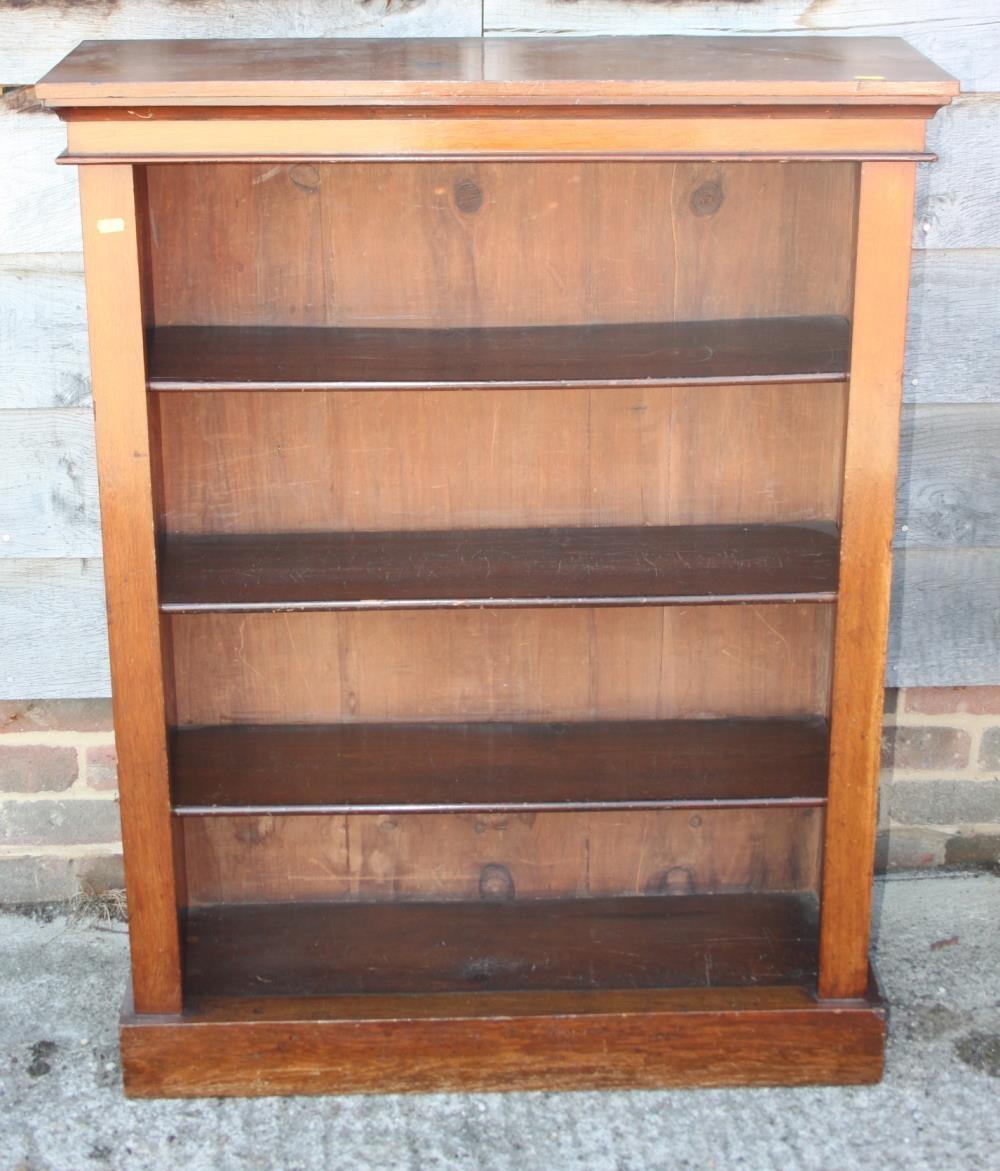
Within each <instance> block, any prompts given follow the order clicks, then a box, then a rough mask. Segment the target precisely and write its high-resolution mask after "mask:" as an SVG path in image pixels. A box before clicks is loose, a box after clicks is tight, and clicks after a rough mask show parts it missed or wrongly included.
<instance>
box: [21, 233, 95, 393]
mask: <svg viewBox="0 0 1000 1171" xmlns="http://www.w3.org/2000/svg"><path fill="white" fill-rule="evenodd" d="M87 353H88V351H87V310H86V305H85V299H84V294H83V270H82V261H81V258H80V256H78V255H77V254H75V253H69V254H67V255H59V254H48V255H41V256H0V354H3V356H4V357H3V376H2V377H0V409H3V408H7V407H35V408H40V407H85V406H88V405H89V403H90V366H89V361H88V356H87Z"/></svg>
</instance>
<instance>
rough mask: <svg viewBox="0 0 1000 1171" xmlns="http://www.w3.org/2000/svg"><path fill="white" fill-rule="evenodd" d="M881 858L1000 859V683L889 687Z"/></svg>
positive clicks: (897, 865) (913, 862)
mask: <svg viewBox="0 0 1000 1171" xmlns="http://www.w3.org/2000/svg"><path fill="white" fill-rule="evenodd" d="M882 763H883V772H882V786H881V800H880V802H879V813H880V818H879V822H880V825H879V863H880V865H881V866H882V867H883V868H885V867H887V868H888V869H890V870H911V869H916V868H920V867H925V866H996V865H997V864H998V862H1000V687H916V688H907V689H905V690H900V691H898V692H894V691H890V692H888V693H887V694H886V717H885V734H884V737H883V753H882Z"/></svg>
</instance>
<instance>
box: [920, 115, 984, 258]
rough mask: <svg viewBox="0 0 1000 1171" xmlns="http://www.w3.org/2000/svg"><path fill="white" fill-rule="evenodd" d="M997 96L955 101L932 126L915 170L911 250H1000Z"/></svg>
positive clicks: (935, 118) (935, 119) (933, 121)
mask: <svg viewBox="0 0 1000 1171" xmlns="http://www.w3.org/2000/svg"><path fill="white" fill-rule="evenodd" d="M997 143H1000V95H997V94H983V95H981V96H975V97H962V98H957V99H956V100H955V102H954V104H953V105H951V106H946V107H945V108H944V109H943V110H941V111H940V112H939V113H938V114H937V115H936V116H935V117H934V118H933V120H932V121H931V123H930V125H929V126H928V128H927V149H928V150H932V151H936V152H937V155H938V161H937V162H936V163H932V164H930V165H928V166H923V167H920V168H918V174H919V176H920V180H919V183H918V186H917V200H916V218H915V220H914V225H913V227H914V231H913V246H914V247H915V248H1000V216H998V215H997V204H996V193H997V190H998V189H1000V151H998V150H997Z"/></svg>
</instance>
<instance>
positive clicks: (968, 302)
mask: <svg viewBox="0 0 1000 1171" xmlns="http://www.w3.org/2000/svg"><path fill="white" fill-rule="evenodd" d="M998 187H1000V183H998ZM903 395H904V397H905V399H906V400H907V402H921V403H933V402H942V403H943V402H966V403H979V402H993V403H998V404H1000V250H998V249H993V250H990V251H972V250H956V251H950V252H934V251H929V252H928V251H920V252H915V253H914V255H913V273H912V280H911V285H910V325H909V331H908V333H907V342H906V375H905V379H904V382H903Z"/></svg>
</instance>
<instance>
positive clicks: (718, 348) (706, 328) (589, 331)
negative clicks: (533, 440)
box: [148, 317, 850, 391]
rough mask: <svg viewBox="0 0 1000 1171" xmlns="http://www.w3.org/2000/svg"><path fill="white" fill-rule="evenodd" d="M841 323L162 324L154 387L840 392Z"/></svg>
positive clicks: (152, 363) (152, 341) (844, 340)
mask: <svg viewBox="0 0 1000 1171" xmlns="http://www.w3.org/2000/svg"><path fill="white" fill-rule="evenodd" d="M849 339H850V326H849V323H848V321H847V319H846V318H844V317H768V318H757V319H747V320H727V321H682V322H669V323H662V322H641V323H637V324H625V325H572V326H570V325H556V326H514V327H501V328H488V329H372V328H315V327H293V326H272V327H267V326H261V327H243V326H188V325H183V326H161V327H159V328H156V329H153V330H152V331H151V332H150V337H149V344H148V365H149V388H150V389H151V390H157V391H184V390H291V389H296V390H299V389H313V390H382V389H432V388H463V389H475V388H490V387H507V388H510V389H517V388H524V387H554V388H562V387H590V386H594V387H628V386H633V387H634V386H712V385H731V384H737V383H771V382H840V381H844V380H845V379H846V378H847V369H848V352H849Z"/></svg>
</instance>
